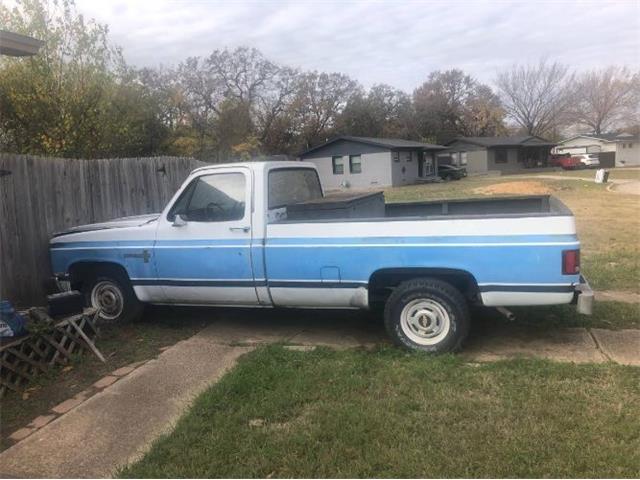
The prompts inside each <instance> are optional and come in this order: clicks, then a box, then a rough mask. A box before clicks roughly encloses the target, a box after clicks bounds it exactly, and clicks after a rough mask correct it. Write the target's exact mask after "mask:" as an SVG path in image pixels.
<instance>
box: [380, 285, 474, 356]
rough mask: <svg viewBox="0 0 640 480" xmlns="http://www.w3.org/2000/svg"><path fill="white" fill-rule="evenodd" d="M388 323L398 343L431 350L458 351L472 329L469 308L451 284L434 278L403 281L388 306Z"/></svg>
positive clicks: (390, 334)
mask: <svg viewBox="0 0 640 480" xmlns="http://www.w3.org/2000/svg"><path fill="white" fill-rule="evenodd" d="M384 316H385V327H386V329H387V333H388V334H389V336H390V337H391V338H392V340H393V341H394V343H396V344H397V345H399V346H402V347H405V348H408V349H413V350H422V351H425V352H430V353H445V352H452V351H456V350H458V349H459V348H460V346H461V344H462V342H463V341H464V339H465V338H466V336H467V334H468V332H469V308H468V306H467V302H466V300H465V298H464V296H463V295H462V294H461V293H460V292H459V291H458V290H457V289H456V288H455V287H453V286H452V285H450V284H448V283H446V282H443V281H441V280H437V279H433V278H420V279H414V280H409V281H406V282H403V283H401V284H400V285H398V287H396V289H395V290H394V291H393V293H392V294H391V295H390V296H389V299H388V300H387V304H386V307H385V314H384Z"/></svg>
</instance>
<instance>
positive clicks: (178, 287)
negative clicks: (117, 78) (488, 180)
mask: <svg viewBox="0 0 640 480" xmlns="http://www.w3.org/2000/svg"><path fill="white" fill-rule="evenodd" d="M579 248H580V243H579V241H578V238H577V236H576V227H575V221H574V217H573V214H572V213H571V211H570V210H569V209H568V208H567V207H565V206H564V205H563V204H562V203H561V202H560V201H558V200H557V199H555V198H553V197H550V196H532V197H512V198H489V199H479V200H478V199H476V200H469V199H463V200H449V201H438V202H415V203H389V204H385V203H384V199H383V197H382V194H381V193H377V194H376V193H369V194H366V195H355V196H354V195H352V196H351V197H345V196H325V195H324V193H323V190H322V186H321V184H320V180H319V177H318V173H317V171H316V169H315V167H314V166H313V165H310V164H305V163H302V162H256V163H238V164H225V165H216V166H207V167H203V168H199V169H197V170H194V171H193V172H192V173H191V174H190V176H189V177H188V178H187V180H186V181H185V183H184V184H183V185H182V187H181V188H180V189H179V190H178V192H177V193H176V194H175V196H174V197H173V199H172V200H171V201H170V202H169V204H168V205H167V207H166V208H165V209H164V211H163V212H162V213H161V214H154V215H144V216H139V217H127V218H123V219H118V220H114V221H111V222H105V223H99V224H92V225H85V226H81V227H75V228H72V229H70V230H68V231H65V232H62V233H59V234H57V235H55V236H54V237H53V238H52V239H51V243H50V249H51V261H52V266H53V271H54V272H55V273H56V275H57V277H58V278H59V279H64V280H67V281H69V282H71V286H72V287H73V288H78V289H81V290H82V291H84V292H85V293H86V295H87V299H88V302H89V303H90V304H91V305H92V306H94V307H98V308H100V309H101V311H102V316H103V318H104V319H106V320H127V319H131V318H133V317H135V316H136V315H138V314H139V313H140V311H141V308H142V305H143V304H145V303H152V304H174V305H224V306H242V307H247V306H248V307H298V308H337V309H344V308H350V309H367V308H374V307H384V316H385V324H386V328H387V331H388V332H389V335H390V336H391V337H392V339H393V340H394V341H395V342H396V343H398V344H400V345H402V346H405V347H409V348H414V349H421V350H426V351H431V352H444V351H452V350H455V349H457V348H459V347H460V345H461V343H462V341H463V340H464V338H465V336H466V334H467V332H468V329H469V323H470V315H469V306H470V305H474V304H475V305H484V306H490V307H507V306H515V305H531V306H534V305H553V304H566V303H572V302H573V303H577V304H578V309H579V311H581V312H582V313H590V310H591V304H592V301H593V293H592V292H591V290H590V289H589V287H588V284H587V282H586V281H585V280H584V279H583V278H582V277H581V275H580V266H579V258H580V257H579V252H580V250H579Z"/></svg>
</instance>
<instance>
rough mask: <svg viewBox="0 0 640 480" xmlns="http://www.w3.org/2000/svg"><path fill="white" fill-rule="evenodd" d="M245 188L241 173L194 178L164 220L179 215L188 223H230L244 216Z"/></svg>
mask: <svg viewBox="0 0 640 480" xmlns="http://www.w3.org/2000/svg"><path fill="white" fill-rule="evenodd" d="M245 196H246V186H245V178H244V175H243V174H242V173H218V174H213V175H203V176H201V177H198V178H196V179H194V180H193V181H192V182H191V183H190V184H189V186H188V187H187V188H186V189H185V190H184V192H182V195H180V198H178V200H177V201H176V203H175V204H174V206H173V207H172V208H171V210H170V212H169V215H168V216H167V219H168V220H169V221H171V222H172V221H173V220H175V217H176V215H178V214H179V215H182V216H183V217H184V218H185V220H188V221H190V222H229V221H233V220H241V219H242V218H244V213H245Z"/></svg>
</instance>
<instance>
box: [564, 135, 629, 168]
mask: <svg viewBox="0 0 640 480" xmlns="http://www.w3.org/2000/svg"><path fill="white" fill-rule="evenodd" d="M554 152H555V153H570V154H572V155H577V154H580V153H601V152H614V154H615V166H616V167H627V166H632V165H633V166H638V165H640V137H639V136H638V135H632V134H630V133H619V134H616V133H604V134H595V133H593V134H591V133H589V134H582V135H576V136H575V137H571V138H567V139H566V140H563V141H561V142H559V143H558V145H557V146H556V147H555V148H554ZM612 165H613V164H612Z"/></svg>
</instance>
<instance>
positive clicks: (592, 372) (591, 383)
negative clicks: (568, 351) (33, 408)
mask: <svg viewBox="0 0 640 480" xmlns="http://www.w3.org/2000/svg"><path fill="white" fill-rule="evenodd" d="M639 411H640V369H638V368H633V367H622V366H616V365H612V364H606V365H574V364H559V363H553V362H547V361H534V360H517V361H505V362H497V363H487V364H474V363H465V362H463V361H462V360H461V359H460V358H458V357H453V356H442V357H427V356H424V355H421V354H409V353H404V352H401V351H399V350H396V349H391V348H388V349H382V350H378V351H373V352H368V351H362V350H348V351H340V352H337V351H331V350H326V349H318V350H316V351H313V352H293V351H289V350H285V349H284V348H282V347H276V346H272V347H267V348H261V349H259V350H257V351H255V352H254V353H252V354H249V355H247V356H246V357H244V358H243V359H241V361H240V363H239V365H238V366H237V367H236V368H235V369H234V370H232V371H231V372H230V373H229V374H228V375H227V376H225V377H224V378H223V379H222V380H221V381H220V383H218V384H217V385H215V386H213V387H212V388H210V389H209V390H208V391H207V392H206V393H204V394H203V395H201V396H200V397H199V398H198V399H197V400H196V402H195V405H194V407H193V408H192V409H191V410H190V411H189V413H188V414H187V415H186V416H184V417H183V418H182V419H181V420H180V421H179V422H178V425H177V427H176V429H175V431H174V432H172V433H171V434H169V435H167V436H164V437H163V438H161V439H160V440H159V441H157V442H156V443H155V444H154V445H153V447H152V449H151V451H150V452H149V453H148V454H147V455H146V456H145V457H144V458H143V459H142V460H140V461H139V462H137V463H135V464H133V465H132V466H130V467H128V468H125V469H124V470H123V471H121V472H120V476H122V477H144V478H149V477H178V478H184V477H196V478H202V477H268V478H269V477H302V478H305V477H638V476H639V475H640V416H639V415H638V412H639Z"/></svg>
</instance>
